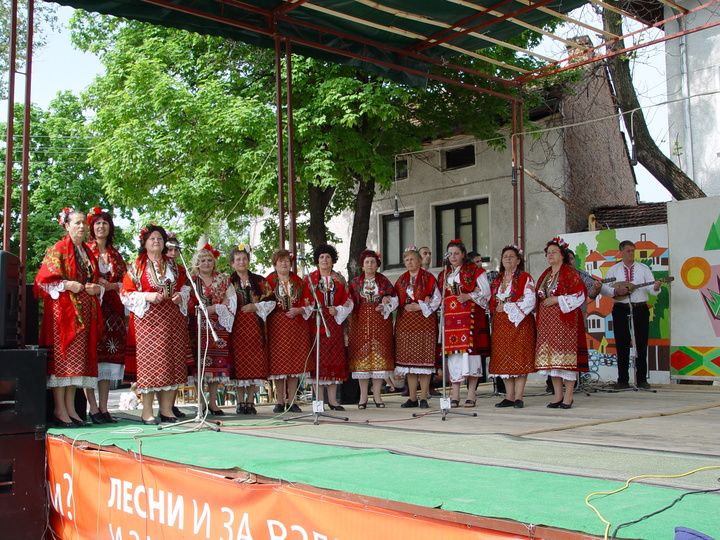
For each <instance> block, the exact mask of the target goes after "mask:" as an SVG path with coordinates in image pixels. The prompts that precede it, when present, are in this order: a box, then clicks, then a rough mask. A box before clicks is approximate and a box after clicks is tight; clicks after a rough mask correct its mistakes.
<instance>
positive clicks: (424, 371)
mask: <svg viewBox="0 0 720 540" xmlns="http://www.w3.org/2000/svg"><path fill="white" fill-rule="evenodd" d="M395 373H397V374H398V375H407V374H408V373H412V374H414V375H432V374H433V373H435V370H434V369H433V368H424V367H400V366H398V367H396V368H395Z"/></svg>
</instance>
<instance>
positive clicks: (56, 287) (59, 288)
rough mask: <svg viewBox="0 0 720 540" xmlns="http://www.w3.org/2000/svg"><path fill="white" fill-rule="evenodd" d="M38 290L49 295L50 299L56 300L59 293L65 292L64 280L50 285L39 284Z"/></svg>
mask: <svg viewBox="0 0 720 540" xmlns="http://www.w3.org/2000/svg"><path fill="white" fill-rule="evenodd" d="M40 288H41V289H42V290H43V291H45V292H46V293H48V294H49V295H50V298H52V299H53V300H57V299H58V298H60V293H61V292H65V280H58V281H53V282H52V283H40Z"/></svg>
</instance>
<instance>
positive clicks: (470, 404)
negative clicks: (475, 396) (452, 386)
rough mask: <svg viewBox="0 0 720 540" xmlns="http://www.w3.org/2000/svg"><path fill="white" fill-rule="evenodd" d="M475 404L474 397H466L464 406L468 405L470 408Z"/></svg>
mask: <svg viewBox="0 0 720 540" xmlns="http://www.w3.org/2000/svg"><path fill="white" fill-rule="evenodd" d="M474 406H475V402H474V401H473V400H472V399H466V400H465V405H463V407H467V408H468V409H469V408H471V407H474Z"/></svg>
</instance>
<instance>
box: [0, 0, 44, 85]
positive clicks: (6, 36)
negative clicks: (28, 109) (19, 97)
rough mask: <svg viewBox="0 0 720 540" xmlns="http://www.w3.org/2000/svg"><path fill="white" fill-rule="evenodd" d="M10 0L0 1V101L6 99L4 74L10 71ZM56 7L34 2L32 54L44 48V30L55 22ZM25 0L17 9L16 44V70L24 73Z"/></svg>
mask: <svg viewBox="0 0 720 540" xmlns="http://www.w3.org/2000/svg"><path fill="white" fill-rule="evenodd" d="M11 5H12V0H0V73H2V75H3V76H2V77H1V78H0V99H7V84H8V79H7V76H6V74H7V73H8V72H9V71H10V32H11V30H12V28H11V22H12V21H11V19H12V17H11V13H12V10H11ZM56 9H57V6H55V5H53V4H51V3H46V2H35V3H34V13H33V17H34V19H35V28H34V31H33V52H37V51H38V50H40V49H41V48H42V47H44V46H45V44H46V40H47V37H46V35H45V29H46V28H48V27H50V28H52V27H53V26H54V25H55V24H56V22H57V16H56V15H55V11H56ZM27 13H28V9H27V0H19V1H18V8H17V17H18V25H17V44H16V53H15V54H16V70H17V71H24V69H25V59H26V58H25V57H26V53H27Z"/></svg>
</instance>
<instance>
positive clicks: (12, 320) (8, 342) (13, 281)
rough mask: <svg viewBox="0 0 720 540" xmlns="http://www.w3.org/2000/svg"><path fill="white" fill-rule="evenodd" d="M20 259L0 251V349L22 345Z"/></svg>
mask: <svg viewBox="0 0 720 540" xmlns="http://www.w3.org/2000/svg"><path fill="white" fill-rule="evenodd" d="M19 325H20V259H18V258H17V257H16V256H15V255H13V254H12V253H8V252H7V251H0V348H3V349H12V348H13V347H17V346H18V345H19V344H20V326H19Z"/></svg>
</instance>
